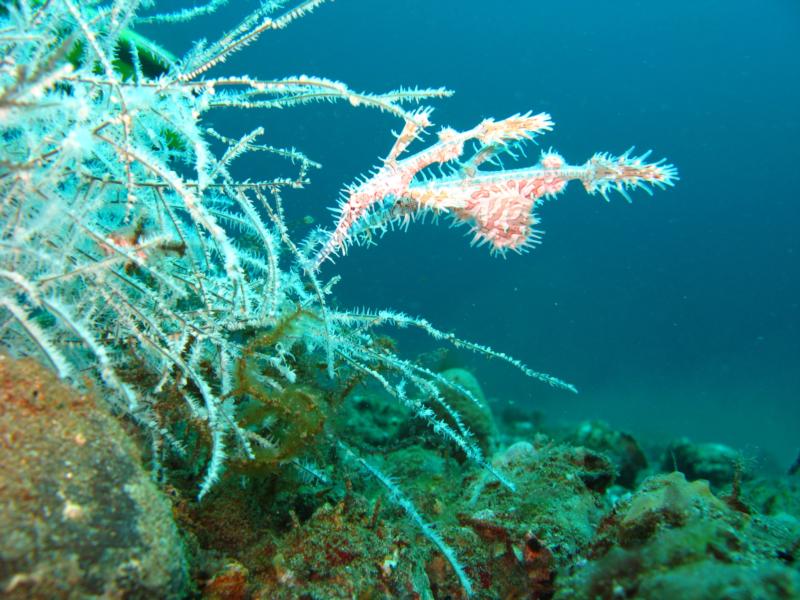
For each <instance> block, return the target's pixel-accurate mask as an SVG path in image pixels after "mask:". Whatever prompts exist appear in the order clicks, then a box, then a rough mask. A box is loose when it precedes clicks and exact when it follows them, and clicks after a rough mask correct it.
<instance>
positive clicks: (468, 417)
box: [433, 369, 497, 454]
mask: <svg viewBox="0 0 800 600" xmlns="http://www.w3.org/2000/svg"><path fill="white" fill-rule="evenodd" d="M441 375H442V377H444V378H445V379H447V380H448V381H451V382H453V383H454V384H456V385H458V386H460V387H462V388H463V389H465V390H467V391H468V392H469V393H471V394H472V396H473V398H474V399H475V400H477V401H478V402H477V403H476V402H474V401H473V400H472V399H470V398H468V397H466V396H465V395H464V394H460V393H458V392H457V391H455V390H452V389H450V388H446V387H443V388H442V396H443V397H444V399H445V401H446V402H447V403H448V404H449V405H450V406H451V407H452V408H453V409H455V411H456V412H457V413H458V414H459V416H460V417H461V420H462V421H463V423H464V424H465V425H466V426H467V427H468V428H469V430H470V431H471V432H472V435H473V436H474V437H475V441H476V442H477V444H478V446H480V448H481V450H482V451H483V452H484V454H488V453H489V452H490V450H491V447H492V440H493V438H494V437H495V436H496V434H497V427H496V425H495V422H494V417H493V415H492V411H491V410H489V406H488V404H487V403H486V398H485V396H484V395H483V390H482V389H481V385H480V383H478V380H477V379H476V378H475V376H474V375H473V374H472V373H470V372H469V371H467V370H466V369H447V370H446V371H442V373H441ZM433 408H434V410H436V411H437V412H439V413H440V416H441V417H442V418H443V419H445V420H446V421H448V422H450V423H451V425H454V424H453V423H452V422H451V420H450V418H449V416H448V415H446V414H445V413H444V411H440V410H439V408H437V407H436V406H433Z"/></svg>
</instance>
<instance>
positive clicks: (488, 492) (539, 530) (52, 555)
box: [0, 358, 800, 600]
mask: <svg viewBox="0 0 800 600" xmlns="http://www.w3.org/2000/svg"><path fill="white" fill-rule="evenodd" d="M430 367H431V368H435V367H436V365H435V364H430ZM443 375H444V376H446V377H448V378H452V379H455V380H457V381H458V382H459V383H460V384H461V385H462V386H465V387H467V388H468V389H470V390H472V391H473V394H474V395H475V396H477V397H478V398H480V399H481V401H482V402H483V406H482V407H476V406H475V405H474V404H471V403H470V402H469V401H466V400H465V399H464V398H458V397H457V396H455V395H452V394H451V396H450V397H449V398H448V400H449V401H450V402H451V403H452V404H453V405H454V406H456V407H457V408H459V409H460V410H461V411H462V414H463V416H464V420H465V422H466V423H467V424H468V425H469V426H470V427H471V429H472V430H473V432H474V434H475V436H476V438H477V440H478V442H479V443H480V445H481V446H482V447H483V449H484V450H485V451H486V453H487V455H488V456H492V457H493V459H492V461H493V464H494V466H495V467H496V468H497V469H499V470H500V471H502V472H504V473H505V474H506V475H507V476H508V477H509V478H510V479H511V480H512V481H513V482H514V483H515V484H516V491H514V492H512V491H510V490H508V489H506V488H504V487H501V486H500V485H498V483H497V482H496V481H494V480H493V479H492V478H491V477H490V476H488V475H487V474H486V473H485V472H484V471H482V470H480V469H479V468H477V467H475V466H473V465H471V464H469V463H467V462H466V461H465V460H464V457H462V456H460V455H459V453H458V452H457V451H448V449H447V448H443V447H442V444H441V443H439V442H438V441H436V440H433V439H431V434H430V433H429V432H428V430H427V428H425V427H424V426H422V425H419V426H418V425H416V424H415V423H414V421H413V420H410V419H409V418H408V416H407V415H406V414H405V413H404V409H403V408H402V407H399V406H398V405H397V404H396V403H392V402H387V401H385V400H384V399H383V397H382V396H381V395H380V394H379V393H377V392H375V391H374V390H371V389H363V388H362V389H358V388H356V389H355V390H353V391H352V393H350V394H349V395H348V396H347V397H346V398H345V399H344V400H343V401H342V402H341V403H339V404H338V405H336V406H335V407H333V406H332V405H329V408H331V410H330V412H329V413H328V414H326V415H325V419H324V423H317V425H319V426H318V427H316V428H315V429H314V430H313V431H312V430H311V428H309V427H305V428H303V427H300V426H298V427H296V428H295V429H294V433H295V434H296V435H297V436H300V437H301V438H302V439H301V442H302V443H298V444H297V446H296V447H297V448H302V451H299V450H298V451H297V452H296V458H297V461H295V462H294V463H293V464H291V465H289V464H286V465H283V466H282V467H278V466H276V465H275V464H274V463H270V464H265V465H262V468H260V469H259V468H256V467H253V466H252V465H250V466H249V467H248V468H245V467H244V466H243V465H242V466H239V467H237V465H235V464H233V465H231V466H230V467H229V468H228V470H227V473H226V477H225V478H224V480H223V481H222V482H221V483H220V484H219V485H217V486H216V487H215V488H214V490H213V492H212V493H211V494H210V495H209V496H208V497H207V498H205V499H204V500H203V501H202V502H197V501H196V500H195V496H196V492H197V490H196V484H197V478H198V473H192V472H188V471H185V470H181V469H182V468H183V469H185V467H180V466H178V465H177V464H176V465H175V466H171V465H169V464H165V465H163V467H162V469H161V470H160V472H158V473H148V470H147V469H148V466H149V465H150V464H152V460H151V459H152V456H151V453H152V448H150V447H149V446H148V445H147V443H146V442H147V441H146V440H143V439H141V438H140V437H137V436H140V435H141V434H140V433H138V431H139V430H138V429H136V428H134V427H131V426H130V424H129V423H127V421H124V420H118V419H116V418H113V417H110V416H109V415H108V414H107V412H106V411H105V409H103V408H102V407H99V405H100V404H101V403H102V400H101V399H99V398H95V397H94V396H93V395H92V394H88V395H79V394H77V393H75V392H74V391H72V390H71V389H70V388H68V387H66V386H65V385H64V384H62V383H60V382H58V381H57V380H56V378H55V377H54V376H53V375H52V374H50V373H48V372H46V371H44V370H42V369H41V368H39V367H38V366H37V365H36V364H35V363H33V362H32V361H30V360H24V361H15V360H12V359H9V358H2V360H0V394H1V395H2V397H0V444H2V452H1V454H0V457H1V458H0V462H1V463H2V469H0V509H1V510H0V531H2V532H3V535H2V536H0V596H2V597H3V598H219V599H223V598H233V599H244V598H259V599H273V598H274V599H281V598H285V599H291V598H298V599H320V600H322V599H329V598H330V599H334V598H342V599H344V598H347V599H350V598H358V599H368V598H422V599H427V598H435V599H437V600H442V599H446V598H449V599H456V598H463V597H465V596H466V592H465V590H464V588H463V586H462V585H461V584H460V583H459V581H458V579H457V578H456V576H455V574H454V571H453V569H452V568H451V565H450V564H449V563H448V561H447V560H445V558H444V557H443V555H442V554H441V553H440V552H439V551H437V549H436V548H435V547H434V546H433V545H432V544H430V543H429V541H428V539H427V538H426V537H424V536H423V535H422V534H421V532H420V530H419V528H418V527H417V526H416V525H415V524H414V523H413V522H412V521H411V520H409V518H408V517H407V516H406V514H405V513H404V512H403V511H402V510H401V509H400V508H398V506H397V503H396V502H393V499H392V498H391V497H390V496H389V495H387V493H386V491H385V489H384V488H380V487H377V486H376V484H375V482H374V480H372V479H370V478H369V477H365V476H364V474H363V473H360V472H359V470H358V469H357V468H356V467H355V466H354V465H353V464H351V463H352V461H350V462H348V461H347V460H345V459H344V457H342V456H341V451H338V450H337V447H336V445H335V444H332V443H331V442H330V440H329V439H328V438H327V433H326V432H329V431H333V430H336V429H337V428H341V427H342V426H346V427H347V428H348V431H349V434H348V437H349V439H350V443H351V448H353V449H355V451H357V452H358V454H359V455H360V456H361V457H362V458H364V459H366V460H367V461H369V462H370V463H371V464H373V465H375V466H377V467H379V468H380V469H382V470H383V471H384V472H386V473H390V474H391V475H392V476H393V477H394V480H395V482H396V483H397V485H398V486H399V487H400V488H401V489H402V490H403V492H404V493H405V494H406V495H407V497H408V498H410V499H411V500H412V501H413V502H414V504H415V505H416V507H417V509H418V510H419V511H420V513H421V514H423V515H424V518H425V519H426V520H427V521H428V522H429V523H432V524H433V525H434V526H435V527H436V529H437V531H438V532H439V534H440V535H441V537H442V538H444V540H445V541H446V543H447V544H449V545H450V547H452V548H453V549H454V551H455V554H456V556H457V560H458V561H459V562H460V563H461V565H462V566H463V567H464V569H465V572H466V574H467V576H468V578H469V580H470V581H471V584H472V588H473V597H475V598H497V599H517V598H519V599H522V598H530V599H538V598H559V599H568V598H589V599H594V598H604V599H605V598H608V599H612V598H614V599H618V598H648V599H650V598H652V599H666V598H681V599H701V598H702V599H709V600H712V599H713V600H717V599H721V598H730V599H748V598H753V599H755V598H765V599H767V598H798V597H800V572H798V571H799V570H800V569H799V565H800V563H799V562H798V552H800V519H798V515H800V477H799V476H798V475H797V474H796V473H794V474H792V473H783V474H781V473H778V472H776V473H772V474H766V473H765V471H768V470H769V469H768V468H767V467H765V466H764V465H763V464H760V463H759V462H757V461H753V460H751V459H749V458H747V457H744V456H742V454H741V453H740V452H738V451H737V450H735V449H733V448H729V447H726V446H723V445H719V444H713V443H695V442H692V441H689V440H686V439H681V440H675V441H674V442H673V443H671V444H669V445H668V446H662V447H655V446H651V445H650V444H648V441H647V440H644V439H638V440H637V439H636V438H634V437H633V436H631V435H629V434H627V433H624V432H621V431H617V430H615V429H614V428H613V427H612V426H610V425H607V424H605V423H601V422H585V423H579V424H574V425H571V426H558V427H556V426H551V425H548V421H547V418H546V416H543V415H540V414H534V413H531V412H528V411H523V410H520V409H516V410H514V409H512V408H509V407H508V405H506V408H505V409H502V410H500V409H499V408H497V407H498V406H500V403H498V402H496V401H486V400H485V399H484V396H483V392H482V391H481V389H480V386H479V384H478V383H477V381H476V380H475V378H474V377H473V376H472V375H471V374H470V373H469V372H468V371H466V370H464V369H453V368H450V369H447V370H445V371H443ZM306 393H309V394H310V393H312V391H311V390H307V391H306ZM285 441H286V440H284V442H285ZM189 450H190V451H191V448H190V449H189ZM300 459H302V460H303V461H305V462H303V463H301V462H299V460H300ZM287 460H288V459H287ZM292 460H294V459H292ZM181 464H185V463H181ZM303 465H305V466H306V467H307V468H303ZM154 479H158V480H159V482H158V483H156V482H154Z"/></svg>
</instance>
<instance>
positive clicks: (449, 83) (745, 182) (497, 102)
mask: <svg viewBox="0 0 800 600" xmlns="http://www.w3.org/2000/svg"><path fill="white" fill-rule="evenodd" d="M252 6H254V3H253V2H251V1H248V2H238V1H237V2H235V3H233V5H232V6H229V7H226V9H225V11H224V12H223V13H222V14H220V15H216V16H214V17H212V18H207V19H203V20H201V21H198V22H197V23H195V24H193V25H191V26H184V27H171V28H169V29H168V30H165V29H164V28H160V29H159V28H155V27H153V28H152V29H150V30H148V31H152V32H153V35H154V36H155V37H158V38H159V39H161V40H162V41H163V42H164V43H165V44H166V45H167V46H168V47H170V49H174V50H175V51H176V52H178V53H180V52H181V51H182V50H184V49H185V48H187V47H188V40H189V39H191V38H192V37H196V36H197V35H198V32H200V33H201V35H204V36H208V37H213V35H212V33H211V32H213V31H218V30H219V28H220V27H222V26H227V25H228V24H232V23H233V22H234V21H235V17H236V16H240V15H242V14H244V12H245V11H246V9H247V7H252ZM218 72H219V73H221V72H225V73H245V72H247V73H250V74H251V75H252V76H254V77H279V76H285V75H292V74H300V73H307V74H313V75H319V76H325V77H329V78H332V79H338V80H341V81H344V82H346V83H347V84H348V85H350V86H351V87H353V88H354V89H357V90H365V91H375V92H382V91H387V90H389V89H392V88H395V87H398V86H401V85H405V86H409V85H419V86H437V87H438V86H446V87H448V88H450V89H452V90H454V91H455V92H456V95H455V96H454V97H453V98H450V99H446V100H440V101H434V102H433V105H434V106H436V112H435V113H434V117H433V118H434V121H435V123H436V124H437V125H450V126H453V127H456V128H467V127H471V126H473V125H474V124H476V123H477V122H478V121H479V120H480V119H482V118H485V117H489V116H493V117H497V118H501V117H505V116H508V115H510V114H513V113H516V112H524V111H527V110H533V111H535V112H538V111H547V112H549V113H551V114H552V115H553V118H554V120H555V122H556V129H555V130H554V131H553V132H552V133H550V134H548V135H547V136H546V137H543V138H540V140H539V142H540V144H541V147H542V148H543V149H547V148H549V147H550V146H552V147H553V148H554V149H556V150H557V151H559V152H560V153H562V154H563V155H564V156H565V157H566V158H567V159H568V160H570V161H572V162H575V163H580V162H583V161H585V160H586V159H587V158H588V157H589V156H591V154H592V153H594V152H595V151H601V150H602V151H610V152H614V153H619V152H622V151H624V150H625V149H627V148H628V147H629V146H631V145H636V146H637V148H639V149H642V150H645V149H650V148H652V149H653V150H654V156H656V157H661V156H666V157H668V158H669V160H670V161H671V162H673V163H674V164H675V165H677V167H678V168H679V170H680V177H681V181H680V182H679V183H678V185H677V187H676V188H674V189H670V190H667V191H665V192H657V193H656V194H655V196H654V197H652V198H651V197H649V196H647V195H646V194H645V193H643V192H638V193H636V194H635V195H634V203H633V204H632V205H628V204H626V203H625V201H624V200H623V199H622V198H614V199H613V201H612V202H611V203H609V204H606V203H605V202H604V201H603V200H602V199H601V198H599V197H589V196H586V195H585V193H584V192H583V190H582V189H581V188H580V186H576V184H572V185H571V186H570V188H569V189H568V190H567V192H566V194H564V195H562V196H561V197H559V198H558V199H557V200H556V201H554V202H551V203H549V204H547V205H546V206H545V207H544V208H543V210H541V213H540V217H541V218H542V221H543V222H542V228H543V229H544V230H545V231H546V234H545V237H544V243H543V245H542V246H541V247H540V248H538V249H536V250H535V251H533V252H532V253H530V254H528V255H524V256H517V255H510V256H509V257H507V258H506V259H502V258H497V257H494V258H493V257H490V256H489V254H488V252H487V251H486V249H485V248H481V249H478V248H470V247H469V245H468V241H469V239H468V238H465V237H463V235H464V233H466V230H463V229H462V230H459V229H448V228H447V227H446V226H443V225H441V224H440V225H438V226H433V225H430V224H428V225H416V226H414V227H412V228H411V230H410V231H409V232H408V233H405V234H403V233H393V234H390V235H387V236H386V237H385V238H384V240H383V241H382V242H381V244H380V245H379V246H378V247H374V248H369V249H364V248H356V249H354V250H353V251H352V252H351V253H350V254H349V255H348V256H347V257H346V258H344V259H341V260H339V261H338V262H337V264H336V265H335V266H327V267H326V268H325V271H324V274H325V275H332V274H334V273H340V274H341V275H342V276H343V281H342V282H341V283H340V284H339V286H338V287H337V291H336V296H337V299H338V302H339V303H340V304H341V305H343V306H370V307H392V308H395V309H398V310H402V311H405V312H409V313H412V314H419V315H424V316H425V317H426V318H428V319H430V320H431V321H433V322H434V323H435V324H436V325H438V326H439V327H441V328H442V329H445V330H453V331H456V332H457V333H458V334H459V335H460V336H462V337H464V338H467V339H470V340H474V341H477V342H481V343H485V344H489V345H491V346H493V347H494V348H496V349H498V350H502V351H505V352H508V353H510V354H513V355H514V356H516V357H518V358H520V359H521V360H523V361H524V362H526V363H528V364H529V365H531V366H532V367H534V368H536V369H539V370H543V371H547V372H550V373H553V374H555V375H557V376H559V377H562V378H564V379H567V380H569V381H570V382H572V383H574V384H575V385H576V386H577V387H578V388H579V389H580V394H579V395H578V396H573V395H571V394H568V393H565V392H557V391H553V390H549V389H547V388H545V387H543V386H542V385H541V384H538V383H536V382H531V381H529V380H526V379H525V378H524V377H522V376H520V375H518V374H517V373H516V372H515V371H513V369H510V368H507V367H505V366H502V365H497V364H495V363H487V362H485V361H482V360H476V359H474V358H472V357H470V356H463V355H460V356H459V357H457V358H458V360H461V361H463V363H464V364H466V365H467V366H469V367H470V368H472V369H474V370H475V371H476V372H477V373H478V374H479V375H480V377H481V379H482V381H483V384H484V387H485V389H486V392H487V395H488V396H489V397H490V398H493V399H495V400H496V405H495V406H496V407H498V408H501V407H503V406H505V405H507V404H512V403H513V404H515V405H516V406H517V407H522V408H523V409H526V410H530V411H531V412H533V411H542V412H543V413H544V414H545V415H546V418H548V419H549V420H551V421H552V422H556V421H562V420H571V421H576V420H582V419H585V418H602V419H605V420H607V421H608V422H610V423H611V424H612V425H614V426H617V427H621V428H627V429H629V430H631V431H632V432H633V433H635V434H637V435H638V436H639V437H640V439H641V440H642V441H643V442H644V443H645V444H651V443H655V444H657V443H661V442H663V441H665V440H669V439H671V438H673V437H676V436H679V435H688V436H691V437H692V438H693V439H695V440H697V441H719V442H725V443H729V444H732V445H735V446H736V447H738V448H741V449H742V450H743V451H744V452H745V454H746V455H748V456H753V457H757V456H758V457H764V458H763V459H762V460H761V463H760V464H762V465H763V466H764V467H765V468H766V467H767V466H769V465H770V461H775V462H774V464H775V465H777V466H781V467H783V468H785V467H786V466H788V464H789V462H790V461H791V460H792V459H793V458H794V456H795V455H796V453H797V450H798V448H800V342H799V341H798V333H799V332H798V329H800V327H799V321H800V309H799V308H798V303H799V302H800V277H799V275H800V264H799V263H800V242H799V239H798V226H800V207H799V206H798V199H799V198H798V196H799V195H800V194H799V192H798V190H800V145H799V144H798V140H800V5H798V4H797V2H794V1H790V0H783V1H773V2H765V3H756V2H744V1H742V0H733V1H725V2H723V1H722V0H711V1H706V2H696V1H688V0H680V1H673V2H669V3H653V2H643V1H642V2H635V1H630V0H620V1H617V2H613V3H599V2H589V1H588V0H581V1H574V2H567V3H564V2H559V3H554V2H549V3H545V2H534V1H531V0H525V1H523V0H504V1H503V2H495V3H486V2H478V1H477V0H399V1H395V2H390V1H389V0H340V1H337V2H334V3H330V4H326V5H323V6H322V7H321V8H319V9H318V10H317V11H316V12H315V13H314V14H312V15H311V16H309V17H306V18H304V19H302V20H301V21H298V22H296V23H295V24H293V25H292V26H291V27H290V28H288V29H287V30H285V31H281V32H278V33H269V34H268V35H265V36H264V37H262V38H261V39H260V40H259V41H258V42H257V43H256V44H254V45H253V46H251V47H250V48H248V49H247V50H245V51H244V52H242V53H240V54H237V55H236V56H234V57H233V58H232V59H231V60H230V61H229V62H228V63H227V64H226V65H225V66H223V68H222V69H221V70H220V71H218ZM219 124H220V129H221V130H224V131H225V132H226V133H228V134H229V135H232V136H233V135H234V133H237V132H238V133H241V132H244V131H245V130H249V129H252V128H254V127H256V126H257V125H259V124H263V125H264V126H265V127H266V129H267V140H268V141H269V142H270V143H273V144H276V145H294V146H296V147H298V148H300V149H302V150H303V151H305V152H306V153H307V154H308V155H309V156H310V157H312V158H313V159H314V160H317V161H319V162H321V163H323V165H324V169H323V170H322V171H320V172H318V173H315V174H314V181H313V184H312V185H311V186H310V187H309V188H308V189H307V190H305V191H300V192H295V193H292V194H290V195H289V196H287V198H286V202H287V209H288V212H289V216H290V220H292V221H293V223H295V224H296V226H295V227H294V231H295V232H296V234H297V236H298V237H299V236H301V235H302V234H303V233H304V231H305V230H304V228H303V226H302V225H301V224H300V223H301V219H302V217H304V216H305V215H311V216H313V217H314V218H315V219H316V222H317V223H318V224H326V225H330V224H331V216H330V215H329V214H328V213H327V211H326V210H325V207H328V206H331V205H332V204H333V203H334V201H335V199H336V197H337V195H338V191H339V189H340V188H341V187H342V186H343V185H345V184H347V183H349V182H351V181H353V179H354V178H355V177H356V176H358V175H359V174H361V173H363V172H365V171H367V170H368V169H369V168H370V167H371V166H372V165H374V164H376V162H377V160H378V158H379V157H380V156H383V155H384V154H385V153H386V152H387V150H388V149H389V147H390V146H391V143H392V139H393V138H392V137H391V134H390V131H391V130H392V129H395V130H399V129H400V128H401V126H402V124H401V123H399V122H398V121H397V120H396V119H394V118H392V117H390V116H388V115H384V114H380V113H377V112H376V111H373V110H369V109H353V108H352V107H350V106H348V105H343V104H339V105H311V106H307V107H301V108H296V109H290V110H283V111H269V112H260V113H258V112H254V113H236V115H235V117H231V116H230V115H229V116H227V117H224V118H223V117H221V118H220V121H219ZM536 155H537V150H536V149H533V150H532V152H531V154H530V155H529V159H528V162H526V163H525V164H532V163H533V162H535V160H536ZM248 169H251V170H252V172H251V173H250V176H252V177H258V176H263V175H264V174H263V173H260V167H259V165H258V164H254V163H250V164H248ZM572 186H575V187H572ZM402 342H403V347H404V348H405V349H407V354H409V355H412V356H413V354H414V353H415V352H417V351H424V350H425V349H430V348H431V344H430V343H428V342H427V341H426V340H424V339H421V338H418V337H408V339H406V337H405V336H404V337H403V338H402Z"/></svg>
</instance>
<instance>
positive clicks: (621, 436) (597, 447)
mask: <svg viewBox="0 0 800 600" xmlns="http://www.w3.org/2000/svg"><path fill="white" fill-rule="evenodd" d="M568 440H569V441H570V443H573V444H576V445H579V446H585V447H586V448H589V449H591V450H594V451H596V452H602V453H603V454H605V455H606V456H607V457H608V458H609V459H610V460H611V462H612V463H613V464H614V467H615V468H616V471H617V477H616V479H615V483H617V484H618V485H621V486H623V487H626V488H628V489H631V488H633V487H634V486H635V485H636V480H637V478H638V476H639V474H640V473H641V472H642V471H643V470H644V469H646V468H647V458H646V457H645V455H644V452H643V451H642V449H641V448H640V447H639V444H638V442H637V441H636V440H635V439H634V437H633V436H632V435H630V434H628V433H625V432H622V431H617V430H615V429H612V428H611V427H610V426H609V425H608V424H606V423H604V422H603V421H586V422H584V423H581V424H580V425H579V426H578V429H577V430H576V431H575V432H574V433H573V434H571V435H570V436H569V437H568Z"/></svg>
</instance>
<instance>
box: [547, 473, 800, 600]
mask: <svg viewBox="0 0 800 600" xmlns="http://www.w3.org/2000/svg"><path fill="white" fill-rule="evenodd" d="M799 537H800V523H798V522H797V520H796V519H793V518H790V517H788V516H787V515H783V516H781V518H774V519H773V518H766V517H759V518H752V517H750V516H748V515H746V514H744V513H742V512H740V511H737V510H734V509H732V508H731V507H729V506H728V504H727V503H726V502H724V501H722V500H720V499H719V498H717V497H716V496H714V494H713V493H712V492H711V489H710V488H709V485H708V483H707V482H706V481H695V482H692V483H689V482H687V481H686V479H685V478H684V476H683V475H682V474H681V473H678V472H673V473H671V474H669V475H659V476H655V477H651V478H649V479H647V480H645V481H644V482H643V483H642V485H641V486H640V488H639V489H638V490H636V492H635V493H634V494H633V495H631V496H630V497H629V498H627V499H625V500H623V501H620V502H619V503H618V504H617V506H616V507H615V508H614V509H613V510H612V511H611V513H610V514H608V515H607V516H606V518H605V519H604V520H603V522H602V523H601V524H600V526H599V528H598V530H597V535H596V538H595V540H594V542H593V543H592V544H591V546H590V548H589V551H588V552H587V553H586V556H587V557H588V560H587V561H585V562H584V563H583V564H582V565H581V566H580V568H574V569H573V570H572V572H571V573H570V574H569V575H568V576H567V577H564V578H562V579H560V580H559V583H560V585H559V586H558V591H557V594H556V598H557V599H564V600H566V599H569V598H602V599H609V600H612V599H615V598H641V599H644V600H648V599H652V600H659V599H661V598H683V599H686V600H717V599H719V598H737V599H739V598H741V599H753V600H755V599H759V598H786V599H787V600H788V599H791V598H797V597H800V574H798V573H797V571H796V570H795V569H793V568H792V567H791V565H790V563H791V562H792V560H793V559H791V555H790V554H787V551H789V550H790V549H791V548H792V547H794V546H795V545H796V544H797V543H798V538H799ZM786 556H789V558H790V559H791V560H787V559H786V558H784V557H786Z"/></svg>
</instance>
